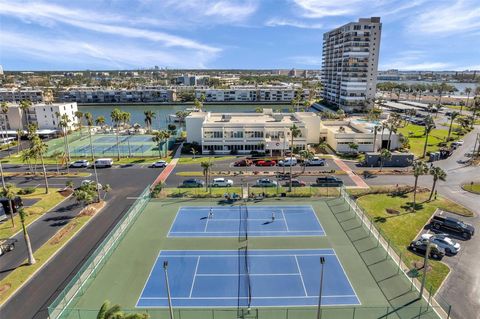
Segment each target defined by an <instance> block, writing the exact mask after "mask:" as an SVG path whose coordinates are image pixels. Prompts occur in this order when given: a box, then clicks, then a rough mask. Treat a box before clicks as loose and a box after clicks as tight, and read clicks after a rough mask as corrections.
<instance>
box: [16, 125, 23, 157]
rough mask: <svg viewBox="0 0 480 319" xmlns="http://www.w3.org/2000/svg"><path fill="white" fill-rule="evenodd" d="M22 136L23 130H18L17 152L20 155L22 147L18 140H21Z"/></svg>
mask: <svg viewBox="0 0 480 319" xmlns="http://www.w3.org/2000/svg"><path fill="white" fill-rule="evenodd" d="M22 136H23V130H22V129H18V130H17V152H18V153H20V151H21V150H22V145H21V144H20V139H21V138H22Z"/></svg>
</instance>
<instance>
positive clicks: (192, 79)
mask: <svg viewBox="0 0 480 319" xmlns="http://www.w3.org/2000/svg"><path fill="white" fill-rule="evenodd" d="M207 79H208V76H197V75H189V74H187V75H182V76H178V77H177V78H176V80H175V84H179V85H186V86H197V85H204V84H205V81H206V80H207Z"/></svg>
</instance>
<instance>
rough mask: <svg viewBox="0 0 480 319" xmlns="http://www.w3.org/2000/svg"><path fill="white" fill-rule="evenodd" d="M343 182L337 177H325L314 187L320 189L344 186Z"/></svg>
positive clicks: (319, 178) (318, 179)
mask: <svg viewBox="0 0 480 319" xmlns="http://www.w3.org/2000/svg"><path fill="white" fill-rule="evenodd" d="M342 185H343V181H342V180H341V179H339V178H336V177H335V176H323V177H318V178H317V180H316V184H315V185H314V186H320V187H337V186H342Z"/></svg>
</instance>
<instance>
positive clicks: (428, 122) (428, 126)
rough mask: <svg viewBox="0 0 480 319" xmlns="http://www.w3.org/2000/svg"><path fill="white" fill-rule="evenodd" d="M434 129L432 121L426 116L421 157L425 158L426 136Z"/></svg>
mask: <svg viewBox="0 0 480 319" xmlns="http://www.w3.org/2000/svg"><path fill="white" fill-rule="evenodd" d="M434 127H435V123H434V122H433V119H432V117H431V116H430V115H428V116H427V117H426V118H425V132H424V133H425V144H424V145H423V155H422V157H425V155H427V145H428V136H429V135H430V132H431V131H432V130H433V128H434Z"/></svg>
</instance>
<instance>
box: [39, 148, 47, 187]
mask: <svg viewBox="0 0 480 319" xmlns="http://www.w3.org/2000/svg"><path fill="white" fill-rule="evenodd" d="M40 161H41V162H42V170H43V178H44V179H45V194H48V178H47V170H46V169H45V161H44V160H43V154H40Z"/></svg>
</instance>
